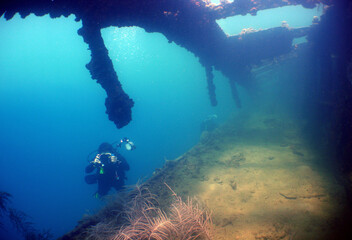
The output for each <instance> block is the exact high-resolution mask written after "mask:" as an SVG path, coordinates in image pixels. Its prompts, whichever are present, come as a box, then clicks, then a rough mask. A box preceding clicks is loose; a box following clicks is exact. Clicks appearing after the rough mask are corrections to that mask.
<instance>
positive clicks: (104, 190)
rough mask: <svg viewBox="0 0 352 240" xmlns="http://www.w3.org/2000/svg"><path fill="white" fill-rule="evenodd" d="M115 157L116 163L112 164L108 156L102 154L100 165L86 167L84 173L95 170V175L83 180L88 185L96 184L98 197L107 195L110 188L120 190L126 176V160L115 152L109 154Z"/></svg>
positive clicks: (93, 164)
mask: <svg viewBox="0 0 352 240" xmlns="http://www.w3.org/2000/svg"><path fill="white" fill-rule="evenodd" d="M111 154H113V155H114V156H116V157H117V161H116V162H112V161H111V158H110V157H109V155H104V154H102V155H101V156H100V163H99V164H98V163H94V161H92V162H90V164H89V165H88V166H87V167H86V173H91V172H93V171H94V169H96V170H97V171H96V173H95V174H91V175H87V176H86V177H85V180H86V182H87V183H88V184H94V183H98V191H97V193H98V195H99V197H101V196H104V195H106V194H108V192H109V190H110V189H111V187H113V188H115V189H116V191H118V190H120V189H121V188H122V187H123V186H124V184H125V179H126V175H125V172H126V171H128V170H129V169H130V167H129V165H128V163H127V161H126V159H125V158H124V157H123V156H122V155H120V154H119V153H117V152H114V153H111Z"/></svg>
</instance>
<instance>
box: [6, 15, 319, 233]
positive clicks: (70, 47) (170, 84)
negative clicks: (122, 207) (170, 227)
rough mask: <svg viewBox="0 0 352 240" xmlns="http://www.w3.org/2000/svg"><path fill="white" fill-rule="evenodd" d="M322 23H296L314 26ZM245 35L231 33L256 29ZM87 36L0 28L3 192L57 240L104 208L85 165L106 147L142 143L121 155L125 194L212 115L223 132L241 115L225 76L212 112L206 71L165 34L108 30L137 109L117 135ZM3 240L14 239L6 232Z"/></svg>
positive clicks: (70, 28) (50, 23) (35, 22)
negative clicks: (94, 74)
mask: <svg viewBox="0 0 352 240" xmlns="http://www.w3.org/2000/svg"><path fill="white" fill-rule="evenodd" d="M281 10H282V9H281ZM282 11H283V10H282ZM287 11H289V12H290V11H292V9H289V10H287ZM310 11H311V10H310ZM314 15H316V13H315V12H312V13H311V14H310V15H309V16H307V15H306V14H304V15H302V16H300V15H297V16H296V18H297V19H301V18H302V17H304V18H305V19H306V21H308V19H309V21H311V19H312V16H314ZM270 18H271V17H268V16H266V17H264V18H263V19H262V20H261V22H266V21H267V22H268V23H270V22H271V20H270ZM283 20H285V19H283ZM280 23H281V22H280ZM289 23H290V22H289ZM309 24H310V22H309ZM242 25H243V23H232V27H233V28H237V29H239V28H241V29H242V28H244V27H251V25H248V26H247V25H246V26H244V25H243V26H242ZM273 26H276V25H270V24H269V25H265V28H266V27H273ZM80 27H81V23H80V22H78V23H77V22H75V21H74V16H70V17H68V18H59V19H54V20H53V19H50V18H49V17H48V16H44V17H35V16H33V15H30V16H29V17H27V18H26V19H24V20H23V19H21V18H20V17H19V16H18V15H16V16H15V17H14V18H13V19H12V20H11V21H5V20H4V19H3V18H1V19H0V39H1V41H0V53H1V54H0V72H1V75H0V103H1V104H0V116H1V117H0V133H1V134H0V148H1V155H0V169H1V170H2V171H1V172H2V173H1V175H0V191H6V192H9V193H10V194H12V196H13V198H12V203H11V207H14V208H17V209H20V210H21V211H24V212H25V213H26V214H28V215H29V216H31V219H30V220H31V221H32V222H34V223H35V227H37V228H38V229H51V230H52V232H53V234H54V236H55V237H58V236H60V235H62V234H64V233H65V232H67V231H69V230H71V229H72V228H73V227H74V226H75V225H76V223H77V221H78V220H79V219H80V218H81V217H82V216H83V214H85V213H93V212H94V211H96V210H97V209H98V208H99V207H100V206H102V205H103V204H104V203H102V202H101V201H100V200H97V199H95V198H93V197H92V194H93V193H94V192H95V190H96V186H95V185H87V184H86V183H85V182H84V175H85V174H84V168H85V166H86V165H87V161H86V157H87V155H88V154H89V153H90V152H92V151H93V150H95V149H96V148H97V147H98V146H99V144H100V143H101V142H104V141H107V142H114V141H117V140H119V139H121V138H122V137H125V136H127V137H129V138H130V139H131V140H132V141H134V142H135V144H136V146H137V149H136V150H135V151H132V152H127V151H125V150H121V153H122V154H123V155H124V156H125V157H126V159H127V161H128V162H129V164H130V167H131V170H130V171H129V172H128V173H127V177H128V181H127V184H135V183H136V182H137V181H138V180H139V179H143V178H146V177H148V176H151V174H152V173H153V171H154V170H155V169H156V168H160V167H162V165H163V163H164V161H165V159H174V158H176V157H178V156H180V155H181V154H183V153H184V152H185V151H187V150H188V149H189V148H191V147H192V146H193V145H195V144H196V143H197V142H198V140H199V137H200V133H201V132H200V124H201V122H202V121H203V120H204V119H205V118H206V117H207V116H208V115H210V114H217V115H218V116H219V121H220V122H222V121H225V120H226V119H227V118H228V117H229V116H231V115H233V114H236V112H238V111H239V110H238V109H236V107H235V104H234V102H233V100H232V98H231V93H230V89H229V87H228V81H227V79H226V78H224V77H223V76H222V75H221V73H219V72H215V73H214V74H215V79H214V82H215V85H216V93H217V99H218V106H217V107H211V106H210V101H209V98H208V92H207V86H206V77H205V71H204V69H203V67H202V66H201V65H200V64H199V62H198V59H197V58H196V57H195V56H194V55H193V54H192V53H190V52H188V51H186V50H185V49H183V48H180V47H179V46H177V45H175V44H174V43H172V44H170V43H168V41H167V40H166V38H165V37H164V36H163V35H162V34H159V33H152V34H151V33H146V32H145V31H144V30H143V29H140V28H135V27H133V28H120V29H118V28H108V29H104V30H103V31H102V34H103V37H104V41H105V44H106V46H107V48H108V49H109V54H110V57H111V59H112V60H113V63H114V66H115V70H116V72H117V75H118V77H119V80H120V81H121V83H122V86H123V89H124V90H125V91H126V92H127V94H129V96H130V97H131V98H132V99H133V100H134V102H135V106H134V107H133V109H132V111H133V115H132V118H133V120H132V122H131V123H130V124H129V125H128V126H126V127H124V128H123V129H120V130H118V129H117V128H116V127H115V125H114V124H113V123H112V122H110V121H109V120H108V117H107V115H106V114H105V106H104V100H105V92H104V91H103V90H102V88H101V87H100V85H98V84H97V83H96V82H95V81H93V80H92V79H91V78H90V75H89V72H88V70H87V69H86V68H85V64H87V63H88V62H89V61H90V52H89V51H88V49H87V48H88V46H87V45H86V44H85V43H84V42H83V39H82V38H81V37H80V36H79V35H77V33H76V32H77V30H78V29H79V28H80ZM239 93H240V97H241V98H242V102H243V105H244V106H246V105H247V106H248V105H250V104H251V102H250V98H248V97H247V96H246V93H245V92H244V91H242V89H240V92H239ZM0 231H1V230H0ZM5 234H7V236H9V235H10V234H14V233H13V230H11V229H9V230H8V232H7V233H4V232H3V231H2V232H0V236H5ZM11 238H15V237H14V236H12V237H11Z"/></svg>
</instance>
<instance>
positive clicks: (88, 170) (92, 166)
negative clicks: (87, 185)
mask: <svg viewBox="0 0 352 240" xmlns="http://www.w3.org/2000/svg"><path fill="white" fill-rule="evenodd" d="M94 168H95V167H94V165H93V164H92V163H90V164H89V165H88V166H87V167H86V173H91V172H93V170H94Z"/></svg>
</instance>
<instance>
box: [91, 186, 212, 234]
mask: <svg viewBox="0 0 352 240" xmlns="http://www.w3.org/2000/svg"><path fill="white" fill-rule="evenodd" d="M170 190H171V188H170ZM171 191H172V190H171ZM172 192H173V191H172ZM173 196H174V199H173V203H172V204H171V206H170V208H169V210H168V213H166V212H165V211H163V210H161V209H160V208H158V207H157V205H158V203H157V201H156V198H155V195H153V194H151V193H150V192H149V190H148V189H147V188H146V187H145V186H142V187H141V186H137V188H136V191H135V195H134V196H133V198H131V200H130V201H129V202H127V203H126V209H125V210H124V212H123V214H124V216H125V218H126V224H124V225H123V226H122V227H121V226H116V224H114V223H113V222H108V223H102V222H101V223H99V224H97V225H95V226H94V227H91V228H90V236H89V239H97V240H100V239H114V240H127V239H132V240H143V239H153V240H166V239H167V240H172V239H184V240H191V239H211V235H210V229H211V226H212V222H211V218H210V214H209V213H208V212H207V211H205V210H203V209H201V208H200V207H199V205H198V204H195V203H194V202H193V200H191V199H188V200H187V202H184V201H182V199H181V197H179V196H178V195H176V194H175V193H174V192H173Z"/></svg>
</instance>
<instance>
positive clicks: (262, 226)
mask: <svg viewBox="0 0 352 240" xmlns="http://www.w3.org/2000/svg"><path fill="white" fill-rule="evenodd" d="M302 125H304V123H301V122H297V121H296V122H293V121H292V120H288V119H286V118H285V117H278V116H270V115H259V114H258V115H255V116H253V115H252V116H242V117H239V118H236V120H232V121H229V122H228V123H226V124H225V125H223V126H221V127H220V128H218V129H216V130H214V131H213V132H203V134H202V136H201V140H200V142H199V144H198V145H196V146H195V147H193V148H192V149H191V150H190V151H188V152H187V153H185V154H184V155H182V156H181V157H179V158H178V159H176V160H171V161H167V162H166V164H165V166H164V168H163V169H162V170H160V172H157V173H156V174H155V176H154V177H153V178H152V179H151V183H153V182H154V184H153V185H154V186H156V185H158V186H160V185H161V184H157V183H156V182H155V181H157V182H159V181H163V182H166V183H167V184H168V185H170V186H171V187H172V189H173V190H174V191H175V192H176V193H178V194H179V195H180V196H182V197H186V196H192V197H195V198H196V199H198V202H200V203H202V204H203V205H204V207H205V208H207V209H208V210H209V211H211V213H212V219H213V223H214V224H213V225H214V229H213V236H214V239H215V240H220V239H221V240H227V239H229V240H230V239H231V240H232V239H248V240H251V239H263V240H264V239H333V238H334V237H333V235H334V233H333V232H336V231H338V230H336V229H335V228H336V227H338V225H339V218H340V216H342V215H343V211H344V208H345V206H346V205H345V204H346V202H345V199H346V196H345V192H344V188H343V187H342V186H341V185H340V184H338V182H337V180H336V179H335V178H334V175H333V174H332V172H331V171H330V170H329V169H327V168H326V166H325V165H324V166H325V167H324V166H323V164H322V162H324V161H325V159H324V158H326V157H327V156H325V155H324V154H322V153H321V152H318V151H316V150H314V149H313V148H312V147H310V146H309V144H307V141H306V140H305V139H304V137H303V135H304V134H302ZM155 184H156V185H155ZM156 191H157V192H158V190H156ZM158 195H159V196H160V197H162V195H163V194H162V193H161V191H160V190H159V193H158ZM164 195H166V194H164ZM336 239H339V238H336Z"/></svg>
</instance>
